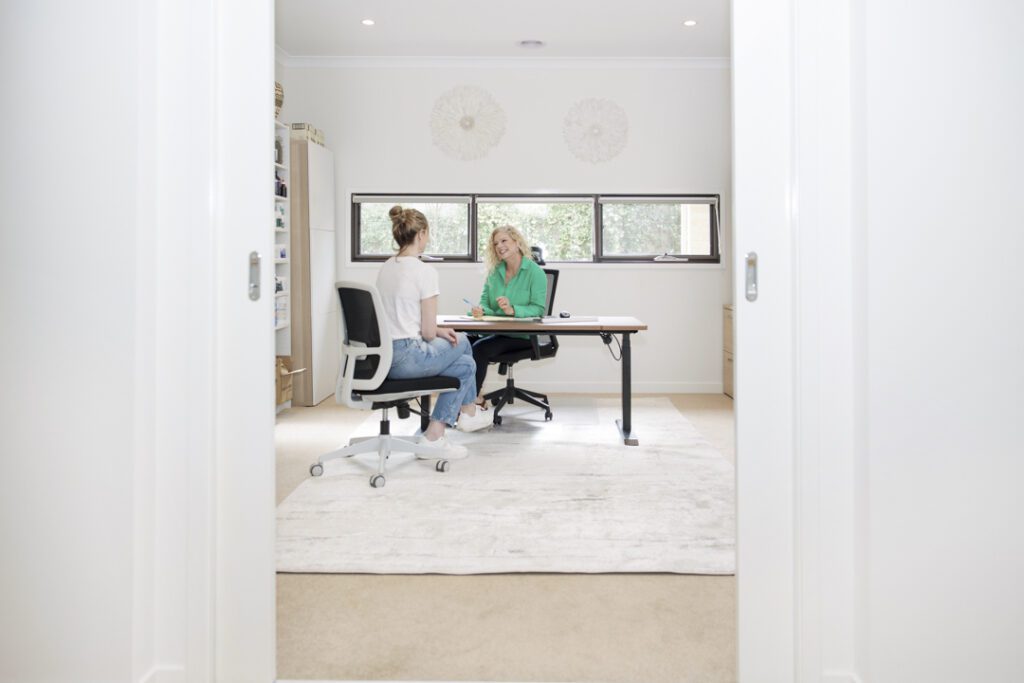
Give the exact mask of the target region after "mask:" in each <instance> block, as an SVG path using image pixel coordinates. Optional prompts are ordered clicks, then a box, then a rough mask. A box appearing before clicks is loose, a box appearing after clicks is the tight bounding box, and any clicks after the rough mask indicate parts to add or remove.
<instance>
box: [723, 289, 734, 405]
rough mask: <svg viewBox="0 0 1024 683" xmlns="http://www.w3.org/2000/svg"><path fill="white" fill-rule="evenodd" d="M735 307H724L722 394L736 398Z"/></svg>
mask: <svg viewBox="0 0 1024 683" xmlns="http://www.w3.org/2000/svg"><path fill="white" fill-rule="evenodd" d="M732 318H733V307H732V304H726V305H725V306H723V307H722V393H724V394H725V395H726V396H729V397H731V398H735V395H734V389H733V377H734V373H733V363H732V348H733V331H732V329H733V328H732Z"/></svg>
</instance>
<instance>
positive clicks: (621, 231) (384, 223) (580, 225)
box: [356, 195, 718, 263]
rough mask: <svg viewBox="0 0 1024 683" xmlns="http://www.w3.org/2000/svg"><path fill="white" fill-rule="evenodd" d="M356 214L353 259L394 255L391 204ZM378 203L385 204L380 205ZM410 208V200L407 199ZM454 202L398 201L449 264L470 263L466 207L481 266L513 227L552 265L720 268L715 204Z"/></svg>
mask: <svg viewBox="0 0 1024 683" xmlns="http://www.w3.org/2000/svg"><path fill="white" fill-rule="evenodd" d="M368 199H370V197H369V196H365V197H364V198H362V199H361V200H360V201H359V202H358V203H357V204H356V206H357V207H358V210H359V217H358V220H359V223H358V236H359V246H358V249H357V254H356V256H357V257H367V258H370V259H379V258H381V257H387V256H390V255H392V254H394V253H395V252H396V251H397V249H398V248H397V245H396V244H395V243H394V240H393V239H392V236H391V219H390V217H389V216H388V211H389V210H390V209H391V207H392V206H393V205H394V201H396V199H395V198H394V197H393V196H392V197H388V198H387V201H377V202H374V201H367V200H368ZM381 199H385V198H384V197H381ZM408 199H410V200H413V199H415V197H412V196H410V197H409V198H408ZM451 199H452V201H450V202H446V201H432V202H415V201H401V204H402V206H404V207H406V208H415V209H419V210H420V211H422V212H423V213H424V215H425V216H426V217H427V221H428V222H429V224H430V244H429V245H428V247H427V253H428V254H430V255H437V256H445V257H448V258H450V259H454V260H467V259H468V258H469V257H470V246H469V241H470V240H471V239H472V237H471V235H473V231H474V228H473V226H472V225H471V224H470V208H471V206H473V204H472V203H471V202H474V201H475V206H476V219H477V220H476V223H477V225H476V228H475V232H476V239H477V256H478V259H480V260H482V259H483V255H484V253H485V251H486V247H487V241H488V240H489V239H490V235H491V231H492V230H494V228H497V227H500V226H503V225H512V226H515V227H516V228H518V229H519V230H520V232H522V233H523V235H525V237H526V240H527V242H528V243H529V244H530V245H531V246H539V247H540V248H541V249H542V250H543V254H544V258H545V259H546V260H548V261H551V262H573V261H575V262H591V261H594V260H601V259H602V258H606V259H608V260H615V259H623V260H631V259H633V260H647V259H651V258H652V257H656V256H660V255H662V254H669V255H678V256H684V257H690V258H691V259H694V258H696V259H697V260H704V261H708V262H712V263H715V262H718V254H717V253H716V252H715V250H714V240H713V234H714V231H715V230H716V229H717V226H716V223H715V218H716V214H715V208H716V204H715V202H716V200H717V198H716V197H714V196H710V195H709V196H707V198H706V201H705V200H704V197H696V196H692V195H691V196H689V197H684V196H680V197H679V198H672V197H664V196H662V197H652V198H651V200H650V201H645V200H646V198H641V197H615V196H607V197H600V198H598V197H594V198H592V197H586V198H582V197H581V198H579V199H577V198H573V197H557V198H550V199H548V200H547V201H545V200H544V198H543V197H538V198H537V201H530V199H532V198H531V197H529V196H526V197H517V198H516V199H517V200H519V201H512V200H509V199H506V198H504V197H502V198H501V200H499V199H496V198H487V197H479V198H477V197H475V196H474V197H472V198H469V197H456V196H453V197H452V198H451ZM598 201H600V207H601V214H600V216H601V218H600V226H597V230H600V236H601V253H600V254H598V253H596V251H597V249H596V244H595V241H594V240H595V225H596V223H597V222H598V221H597V219H596V216H595V203H596V202H598Z"/></svg>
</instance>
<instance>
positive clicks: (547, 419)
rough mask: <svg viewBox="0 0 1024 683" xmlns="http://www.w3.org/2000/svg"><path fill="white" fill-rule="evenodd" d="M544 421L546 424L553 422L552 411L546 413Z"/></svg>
mask: <svg viewBox="0 0 1024 683" xmlns="http://www.w3.org/2000/svg"><path fill="white" fill-rule="evenodd" d="M544 421H545V422H550V421H551V411H550V410H549V411H548V412H546V413H544Z"/></svg>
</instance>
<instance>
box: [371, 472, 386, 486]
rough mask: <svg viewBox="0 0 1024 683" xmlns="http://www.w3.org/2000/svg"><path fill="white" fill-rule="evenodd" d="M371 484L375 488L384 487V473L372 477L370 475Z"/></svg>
mask: <svg viewBox="0 0 1024 683" xmlns="http://www.w3.org/2000/svg"><path fill="white" fill-rule="evenodd" d="M370 486H372V487H373V488H375V489H382V488H384V475H383V474H375V475H373V476H372V477H370Z"/></svg>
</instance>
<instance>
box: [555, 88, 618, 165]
mask: <svg viewBox="0 0 1024 683" xmlns="http://www.w3.org/2000/svg"><path fill="white" fill-rule="evenodd" d="M562 135H563V136H564V137H565V144H566V145H568V147H569V151H570V152H572V153H573V156H575V157H576V158H577V159H580V160H581V161H589V162H590V163H592V164H596V163H598V162H601V161H608V160H609V159H614V158H615V157H616V156H618V154H619V152H621V151H622V150H623V149H625V147H626V139H627V138H628V136H629V119H627V118H626V112H625V110H624V109H623V108H622V107H620V106H619V105H617V104H615V103H614V102H612V101H611V100H602V99H597V98H593V97H592V98H588V99H585V100H580V101H579V102H577V103H576V104H574V105H572V108H571V109H569V113H568V114H566V115H565V122H564V123H563V126H562Z"/></svg>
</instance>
